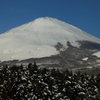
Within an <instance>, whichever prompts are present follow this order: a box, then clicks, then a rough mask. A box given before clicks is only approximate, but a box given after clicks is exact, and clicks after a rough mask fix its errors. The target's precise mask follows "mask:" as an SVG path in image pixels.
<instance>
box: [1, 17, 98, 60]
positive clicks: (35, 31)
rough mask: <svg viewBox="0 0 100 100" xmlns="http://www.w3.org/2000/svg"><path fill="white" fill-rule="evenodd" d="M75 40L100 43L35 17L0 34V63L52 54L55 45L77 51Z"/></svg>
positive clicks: (63, 25) (51, 20) (55, 21)
mask: <svg viewBox="0 0 100 100" xmlns="http://www.w3.org/2000/svg"><path fill="white" fill-rule="evenodd" d="M78 41H89V42H92V43H98V44H100V39H98V38H96V37H94V36H92V35H90V34H87V33H86V32H84V31H82V30H80V29H78V28H76V27H74V26H72V25H69V24H67V23H65V22H62V21H60V20H58V19H55V18H49V17H43V18H38V19H36V20H33V21H32V22H29V23H26V24H24V25H21V26H19V27H16V28H13V29H11V30H9V31H7V32H5V33H3V34H1V35H0V47H1V49H0V61H5V60H14V59H18V60H23V59H28V58H40V57H47V56H51V55H56V54H58V53H59V52H58V51H57V50H56V48H55V45H57V44H58V43H60V44H61V45H62V46H63V48H68V47H69V45H68V44H67V42H69V43H70V45H72V46H74V47H78V48H79V47H80V46H81V43H79V42H78Z"/></svg>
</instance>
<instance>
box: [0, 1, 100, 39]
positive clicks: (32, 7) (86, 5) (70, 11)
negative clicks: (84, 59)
mask: <svg viewBox="0 0 100 100" xmlns="http://www.w3.org/2000/svg"><path fill="white" fill-rule="evenodd" d="M39 17H52V18H57V19H59V20H62V21H64V22H67V23H69V24H71V25H74V26H76V27H78V28H80V29H82V30H83V31H85V32H87V33H89V34H91V35H94V36H96V37H98V38H100V0H0V33H3V32H5V31H7V30H9V29H11V28H14V27H17V26H20V25H22V24H25V23H27V22H30V21H32V20H34V19H36V18H39Z"/></svg>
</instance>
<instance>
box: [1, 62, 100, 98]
mask: <svg viewBox="0 0 100 100" xmlns="http://www.w3.org/2000/svg"><path fill="white" fill-rule="evenodd" d="M0 100H100V74H98V75H96V76H95V75H93V74H92V75H89V74H87V73H81V72H79V71H78V72H72V71H69V70H65V71H60V70H58V69H54V68H53V69H47V68H39V66H38V65H37V64H36V62H34V64H32V63H29V64H28V65H27V66H23V65H22V64H21V65H20V66H17V65H13V66H8V65H4V66H1V67H0Z"/></svg>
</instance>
